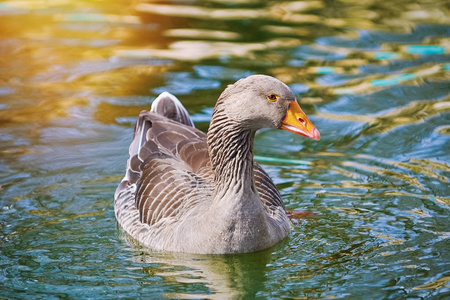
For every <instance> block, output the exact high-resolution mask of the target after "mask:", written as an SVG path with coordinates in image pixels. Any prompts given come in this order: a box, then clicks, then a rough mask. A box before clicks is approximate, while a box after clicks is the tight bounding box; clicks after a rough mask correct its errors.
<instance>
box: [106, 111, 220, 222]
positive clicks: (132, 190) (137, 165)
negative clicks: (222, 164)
mask: <svg viewBox="0 0 450 300" xmlns="http://www.w3.org/2000/svg"><path fill="white" fill-rule="evenodd" d="M190 149H191V150H192V149H193V150H197V151H190ZM206 149H207V148H206V135H205V134H204V133H203V132H201V131H199V130H197V129H195V128H193V127H190V126H186V125H185V124H181V123H179V122H175V121H172V120H169V119H167V118H166V117H163V116H160V115H158V114H156V113H153V112H147V111H143V112H141V114H140V115H139V119H138V121H137V123H136V127H135V132H134V138H133V142H132V143H131V145H130V159H129V160H128V167H127V174H126V176H125V178H124V179H123V180H122V183H121V184H120V185H119V187H118V188H117V191H116V203H117V205H115V206H116V216H118V220H119V223H121V224H122V223H127V224H128V223H129V222H127V220H124V222H121V220H120V219H119V217H120V216H122V215H123V216H128V218H137V216H138V218H139V222H141V223H145V224H148V225H153V224H155V223H157V222H159V221H160V220H162V219H164V218H171V217H174V216H177V215H179V214H181V213H183V211H185V210H186V209H189V207H191V206H195V204H196V203H198V202H199V201H205V199H209V198H210V195H211V191H212V188H211V182H210V179H211V177H210V173H211V172H212V171H208V163H205V157H206V158H207V150H206ZM205 153H206V154H205ZM207 161H209V159H207ZM124 197H127V198H128V200H127V202H128V205H123V204H121V203H124V202H126V201H125V200H124V199H122V198H124ZM131 198H132V199H131ZM131 201H133V206H134V207H131V208H130V203H131ZM130 209H134V210H137V211H138V214H136V213H133V214H127V213H124V212H121V211H120V210H130ZM124 218H125V217H124ZM134 223H136V220H134ZM134 226H135V225H134ZM122 227H125V226H122ZM125 229H127V228H125ZM127 231H128V230H127Z"/></svg>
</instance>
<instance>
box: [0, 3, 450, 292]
mask: <svg viewBox="0 0 450 300" xmlns="http://www.w3.org/2000/svg"><path fill="white" fill-rule="evenodd" d="M449 15H450V12H449V9H448V3H447V2H446V1H443V0H436V1H426V0H417V1H414V0H402V1H362V2H361V1H353V0H344V1H335V2H326V1H321V0H314V1H269V2H268V1H260V0H252V1H240V0H236V1H223V0H213V1H211V0H204V1H200V0H198V1H124V0H121V1H115V2H111V1H104V0H99V1H87V0H84V1H73V0H58V1H35V0H33V1H31V0H28V1H27V0H26V1H15V0H11V1H2V2H0V210H1V212H0V235H1V244H0V245H1V247H0V298H6V299H25V298H26V299H28V298H30V299H57V298H77V299H84V298H96V299H97V298H111V299H116V298H155V299H160V298H188V299H192V298H194V299H204V298H208V299H209V298H244V299H246V298H248V299H253V298H260V299H268V298H269V299H279V298H287V299H307V298H312V299H323V298H339V299H446V298H448V297H450V251H449V249H450V243H449V238H450V231H449V228H450V221H449V220H450V218H449V217H450V214H449V205H450V189H449V175H450V167H449V162H450V152H449V149H450V138H449V134H450V114H449V112H450V96H449V95H450V93H449V92H450V73H449V72H450V55H449V53H450V43H449V41H450V19H449ZM258 73H263V74H268V75H272V76H275V77H277V78H279V79H280V80H282V81H284V82H285V83H286V84H288V85H289V86H290V87H291V88H292V90H293V91H294V92H295V93H296V95H297V97H298V99H299V101H300V103H301V105H302V108H303V110H304V111H305V112H306V113H307V114H308V116H309V118H310V119H311V121H312V122H313V123H314V124H315V126H316V127H317V128H318V129H319V131H320V133H321V140H320V142H316V141H313V140H308V139H306V138H304V137H301V136H294V135H293V134H291V133H289V132H285V131H278V130H261V131H260V132H258V133H257V135H256V140H255V150H256V155H257V156H256V157H255V159H256V160H257V161H258V162H259V163H260V164H261V165H263V167H264V169H265V170H266V171H267V172H268V174H269V175H270V176H271V177H272V178H273V180H274V182H275V183H276V184H277V186H278V188H279V190H280V192H281V194H282V196H283V199H284V201H285V204H286V208H287V209H288V210H295V211H297V213H296V214H294V216H293V225H292V233H291V234H290V236H289V238H287V239H286V240H284V241H283V242H281V243H280V244H278V245H276V246H275V247H273V248H271V249H268V250H266V251H262V252H260V253H253V254H245V255H226V256H210V255H188V254H174V253H155V252H152V251H151V250H149V249H144V248H142V247H141V246H140V245H137V244H136V243H135V242H134V241H132V240H130V238H129V237H127V236H126V235H125V234H124V233H123V232H122V231H121V230H120V228H119V226H118V225H117V223H116V221H115V217H114V207H113V195H114V190H115V188H116V186H117V184H118V182H120V180H121V178H122V176H123V175H124V171H125V166H126V160H127V156H128V146H129V143H130V142H131V138H132V133H133V125H134V122H135V120H136V116H137V115H138V114H139V112H140V111H141V110H143V109H149V107H150V103H151V102H152V101H153V99H154V98H155V97H156V96H157V95H158V94H159V93H161V92H163V91H169V92H171V93H173V94H175V95H176V96H177V97H179V98H180V100H181V101H182V102H183V104H184V105H185V106H186V108H187V109H188V111H189V112H190V113H191V114H192V116H193V119H194V121H195V122H196V126H197V127H198V128H199V129H201V130H203V131H206V130H207V128H208V121H209V119H210V116H211V113H212V107H213V106H214V103H215V101H216V100H217V98H218V96H219V95H220V93H221V91H222V90H223V89H224V88H225V87H226V86H227V85H228V84H230V83H233V82H234V81H236V80H238V79H240V78H243V77H246V76H249V75H251V74H258Z"/></svg>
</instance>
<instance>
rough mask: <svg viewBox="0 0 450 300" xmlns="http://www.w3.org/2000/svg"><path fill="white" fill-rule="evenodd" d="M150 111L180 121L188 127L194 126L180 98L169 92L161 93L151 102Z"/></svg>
mask: <svg viewBox="0 0 450 300" xmlns="http://www.w3.org/2000/svg"><path fill="white" fill-rule="evenodd" d="M150 111H151V112H154V113H157V114H159V115H162V116H164V117H166V118H169V119H171V120H174V121H177V122H180V123H182V124H185V125H187V126H190V127H195V126H194V122H193V121H192V119H191V116H190V115H189V113H188V111H187V110H186V108H184V106H183V104H181V102H180V100H178V99H177V97H175V96H174V95H172V94H171V93H169V92H163V93H161V94H160V95H159V96H158V97H157V98H156V99H155V100H154V101H153V103H152V108H151V110H150Z"/></svg>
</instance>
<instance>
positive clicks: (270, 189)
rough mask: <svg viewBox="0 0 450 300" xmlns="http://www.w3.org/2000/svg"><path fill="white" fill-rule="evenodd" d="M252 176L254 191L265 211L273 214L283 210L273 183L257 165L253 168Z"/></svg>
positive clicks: (279, 196)
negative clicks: (256, 192)
mask: <svg viewBox="0 0 450 300" xmlns="http://www.w3.org/2000/svg"><path fill="white" fill-rule="evenodd" d="M254 174H255V185H256V189H257V191H258V194H259V197H260V198H261V201H262V203H263V205H264V208H265V209H266V211H267V212H268V213H273V212H274V211H275V210H277V209H279V208H281V209H283V210H284V203H283V200H282V199H281V195H280V192H279V191H278V189H277V187H276V186H275V183H273V181H272V179H271V178H270V177H269V175H268V174H267V173H266V172H265V171H264V169H263V168H262V167H261V166H260V165H259V164H257V163H255V166H254Z"/></svg>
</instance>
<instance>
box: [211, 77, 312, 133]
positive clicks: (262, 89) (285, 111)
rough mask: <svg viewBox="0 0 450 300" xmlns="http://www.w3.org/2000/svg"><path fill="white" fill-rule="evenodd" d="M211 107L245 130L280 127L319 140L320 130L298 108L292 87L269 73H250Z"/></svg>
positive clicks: (230, 86) (231, 86)
mask: <svg viewBox="0 0 450 300" xmlns="http://www.w3.org/2000/svg"><path fill="white" fill-rule="evenodd" d="M214 110H215V112H214V113H218V114H220V113H219V111H220V112H221V113H223V114H224V115H226V116H227V117H228V119H229V120H230V121H234V122H236V123H238V124H239V125H240V126H241V127H242V128H245V129H248V130H252V131H256V130H258V129H261V128H280V129H285V130H288V131H291V132H294V133H297V134H301V135H304V136H306V137H310V138H312V139H314V140H317V141H318V140H320V133H319V131H318V130H317V129H316V128H315V127H314V125H313V124H312V123H311V121H310V120H309V119H308V117H307V116H306V114H305V113H304V112H303V111H302V109H301V108H300V106H299V104H298V103H297V99H296V97H295V95H294V93H293V92H292V90H291V89H290V88H289V87H288V86H287V85H286V84H284V83H283V82H281V81H280V80H278V79H276V78H273V77H271V76H266V75H252V76H249V77H246V78H243V79H241V80H239V81H237V82H236V83H234V84H233V85H229V86H228V87H227V88H226V89H225V91H224V92H223V93H222V95H221V96H220V98H219V101H218V102H217V105H216V107H215V109H214ZM213 116H214V114H213ZM213 119H214V117H213Z"/></svg>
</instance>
